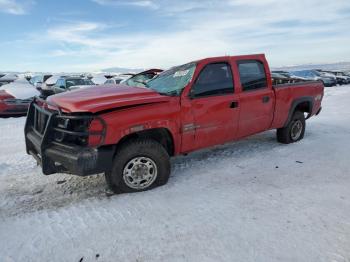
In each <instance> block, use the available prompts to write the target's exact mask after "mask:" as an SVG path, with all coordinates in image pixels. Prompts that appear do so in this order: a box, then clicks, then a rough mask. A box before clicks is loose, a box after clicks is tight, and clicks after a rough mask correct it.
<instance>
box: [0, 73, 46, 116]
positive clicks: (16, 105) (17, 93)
mask: <svg viewBox="0 0 350 262" xmlns="http://www.w3.org/2000/svg"><path fill="white" fill-rule="evenodd" d="M38 95H40V92H39V91H38V90H37V89H36V88H35V87H34V86H33V85H31V84H30V83H29V82H28V81H27V79H25V78H19V79H17V80H15V81H13V82H12V83H9V84H6V85H3V86H1V88H0V115H1V116H8V115H23V114H26V113H27V110H28V106H29V104H30V102H31V101H32V100H33V97H35V96H38Z"/></svg>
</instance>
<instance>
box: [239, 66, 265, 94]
mask: <svg viewBox="0 0 350 262" xmlns="http://www.w3.org/2000/svg"><path fill="white" fill-rule="evenodd" d="M238 71H239V77H240V79H241V84H242V88H243V91H250V90H255V89H260V88H266V87H267V78H266V73H265V67H264V64H263V63H262V62H261V61H257V60H245V61H239V62H238Z"/></svg>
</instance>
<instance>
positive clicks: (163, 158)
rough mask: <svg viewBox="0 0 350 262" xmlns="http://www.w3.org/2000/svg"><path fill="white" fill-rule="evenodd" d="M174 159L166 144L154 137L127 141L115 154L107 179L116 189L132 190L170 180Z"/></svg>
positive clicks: (122, 191) (155, 185) (119, 191)
mask: <svg viewBox="0 0 350 262" xmlns="http://www.w3.org/2000/svg"><path fill="white" fill-rule="evenodd" d="M169 175H170V159H169V155H168V153H167V151H166V150H165V148H164V147H163V146H162V145H161V144H159V143H158V142H157V141H154V140H152V139H135V140H131V141H129V142H126V143H125V144H123V145H122V146H121V147H120V148H119V149H118V151H117V153H116V156H115V158H114V162H113V167H112V170H111V171H109V172H106V174H105V177H106V182H107V184H108V186H109V188H110V189H111V190H112V191H113V192H114V193H130V192H139V191H145V190H149V189H152V188H154V187H157V186H161V185H164V184H166V182H167V181H168V178H169Z"/></svg>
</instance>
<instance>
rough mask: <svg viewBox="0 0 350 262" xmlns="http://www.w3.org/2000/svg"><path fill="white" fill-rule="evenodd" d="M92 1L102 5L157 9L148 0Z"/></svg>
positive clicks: (155, 5)
mask: <svg viewBox="0 0 350 262" xmlns="http://www.w3.org/2000/svg"><path fill="white" fill-rule="evenodd" d="M92 1H93V2H95V3H97V4H100V5H104V6H135V7H147V8H151V9H158V5H157V4H156V3H155V2H154V1H150V0H129V1H125V0H92Z"/></svg>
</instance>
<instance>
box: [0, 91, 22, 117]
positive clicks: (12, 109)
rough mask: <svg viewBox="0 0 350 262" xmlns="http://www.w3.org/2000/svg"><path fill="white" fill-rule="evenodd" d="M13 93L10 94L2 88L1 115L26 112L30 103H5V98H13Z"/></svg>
mask: <svg viewBox="0 0 350 262" xmlns="http://www.w3.org/2000/svg"><path fill="white" fill-rule="evenodd" d="M13 98H15V97H13V96H12V95H10V94H8V93H7V92H6V91H4V90H0V115H2V116H6V115H17V114H25V113H26V112H27V110H28V107H29V103H28V104H20V105H16V104H7V103H5V101H4V100H5V99H13Z"/></svg>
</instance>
